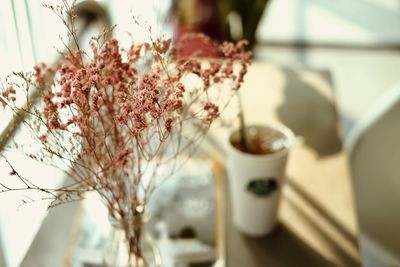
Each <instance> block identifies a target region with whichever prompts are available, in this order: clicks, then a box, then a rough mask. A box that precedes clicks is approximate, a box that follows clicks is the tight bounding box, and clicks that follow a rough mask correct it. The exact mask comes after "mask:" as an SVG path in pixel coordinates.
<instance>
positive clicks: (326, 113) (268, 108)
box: [210, 62, 360, 267]
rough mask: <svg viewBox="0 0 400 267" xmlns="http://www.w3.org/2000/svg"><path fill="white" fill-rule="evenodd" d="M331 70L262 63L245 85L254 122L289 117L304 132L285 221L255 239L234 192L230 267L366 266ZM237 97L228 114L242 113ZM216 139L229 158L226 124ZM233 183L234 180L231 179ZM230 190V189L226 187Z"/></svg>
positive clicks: (291, 170) (292, 166)
mask: <svg viewBox="0 0 400 267" xmlns="http://www.w3.org/2000/svg"><path fill="white" fill-rule="evenodd" d="M334 93H335V92H334V89H333V85H332V81H331V79H330V76H329V73H328V72H324V71H315V70H304V69H299V70H293V69H288V68H283V67H281V66H277V65H274V64H268V63H259V62H255V63H254V64H253V65H252V66H251V68H250V69H249V73H248V75H247V76H246V79H245V83H244V85H243V87H242V89H241V97H242V101H243V106H244V112H245V117H246V119H247V122H248V124H263V123H268V122H279V123H283V124H285V125H286V126H288V127H289V128H291V129H292V130H293V131H294V133H295V134H296V136H297V143H296V145H295V146H294V148H293V150H292V151H291V155H290V159H289V163H288V172H287V178H288V179H287V183H286V185H285V188H284V194H283V201H282V203H281V204H282V205H281V208H280V214H279V217H280V225H279V226H278V227H277V229H276V230H275V231H274V232H273V233H272V234H271V235H269V236H266V237H262V238H251V237H246V236H244V235H242V234H240V233H239V232H238V231H237V230H236V229H235V227H234V226H233V225H232V222H231V218H230V205H229V197H228V198H227V205H226V206H227V215H226V221H227V223H226V229H227V230H226V236H227V238H226V242H227V246H226V248H227V252H226V254H227V266H229V267H235V266H238V267H240V266H246V267H251V266H260V267H261V266H268V267H269V266H273V267H274V266H359V265H360V262H359V255H358V249H357V241H356V236H357V226H356V219H355V212H354V206H353V196H352V194H353V192H352V188H351V179H350V175H349V171H348V166H347V158H346V156H345V154H344V152H343V151H342V149H341V142H340V138H339V132H340V129H338V127H337V114H336V111H335V103H334ZM235 106H236V105H235V103H233V105H231V106H230V107H229V108H228V110H227V112H226V114H225V116H226V117H232V116H234V114H236V113H237V107H235ZM211 134H212V135H213V137H214V138H215V139H212V138H211V140H214V142H213V144H212V145H211V146H210V147H211V148H212V149H214V152H215V153H217V154H219V155H220V156H221V158H220V159H221V161H222V162H223V161H224V157H223V153H220V152H222V151H223V147H222V146H221V145H220V144H221V142H222V140H223V137H222V136H223V135H224V134H226V129H225V130H222V129H218V130H214V131H213V132H212V133H211ZM226 182H229V181H228V180H226ZM227 194H229V192H227Z"/></svg>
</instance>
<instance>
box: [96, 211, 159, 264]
mask: <svg viewBox="0 0 400 267" xmlns="http://www.w3.org/2000/svg"><path fill="white" fill-rule="evenodd" d="M110 224H111V228H110V235H109V238H108V241H107V244H106V245H105V250H104V255H103V266H104V267H159V266H161V257H160V253H159V250H158V249H157V245H156V242H155V240H154V239H153V237H152V236H151V235H150V234H149V232H148V231H147V230H146V227H145V226H146V224H145V221H144V220H143V216H135V218H134V219H132V220H121V219H120V220H118V219H115V218H111V217H110Z"/></svg>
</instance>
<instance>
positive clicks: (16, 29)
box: [0, 0, 172, 267]
mask: <svg viewBox="0 0 400 267" xmlns="http://www.w3.org/2000/svg"><path fill="white" fill-rule="evenodd" d="M68 1H70V0H68ZM82 1H84V0H81V1H78V3H79V2H82ZM93 1H94V0H93ZM96 2H99V3H101V4H102V5H103V7H105V8H106V9H107V11H108V12H109V14H110V17H111V20H112V21H111V22H112V24H113V25H114V24H116V25H117V28H116V31H115V34H116V35H117V36H118V37H120V38H121V37H123V36H128V35H127V33H131V36H132V37H133V38H134V40H135V41H143V40H144V39H146V37H147V39H148V37H149V36H146V35H148V34H149V33H148V31H146V30H144V28H145V27H150V26H151V27H152V29H153V33H155V34H156V35H161V34H163V35H166V36H171V35H172V29H171V28H168V29H167V28H165V26H162V27H161V26H160V25H162V24H163V22H164V21H165V16H166V15H167V10H168V8H169V5H170V1H169V0H163V1H158V0H148V1H143V0H114V1H112V2H111V1H103V0H96ZM50 3H54V4H61V3H62V2H61V0H35V1H30V0H2V1H1V3H0V32H1V33H2V34H0V59H1V63H0V79H2V80H3V81H4V80H5V79H6V76H7V75H8V74H10V73H12V72H13V71H32V67H33V65H34V64H36V63H39V62H45V63H47V64H52V63H53V62H54V60H55V59H56V56H57V52H56V51H57V49H58V50H61V51H62V50H63V45H62V43H61V41H60V37H64V38H65V36H66V29H65V27H64V26H63V24H62V23H61V21H60V20H59V18H57V16H56V15H55V14H53V13H52V12H51V11H50V10H48V9H46V8H44V7H43V6H42V5H43V4H50ZM132 15H135V16H137V17H138V18H140V20H141V21H143V23H144V25H143V27H139V26H138V25H136V24H135V23H134V21H133V19H132ZM85 35H86V34H85ZM94 35H96V34H94ZM86 39H87V38H85V40H86ZM88 40H89V39H87V41H88ZM84 42H85V41H84ZM11 119H12V114H11V112H10V111H8V110H7V109H5V110H0V134H1V133H2V132H3V131H4V130H5V129H7V127H9V122H10V121H11ZM26 136H27V135H26ZM26 136H25V135H24V133H23V130H19V131H18V132H17V134H16V138H17V140H21V141H24V142H27V140H29V139H27V138H29V137H26ZM24 139H25V140H24ZM0 149H1V148H0ZM7 157H8V158H9V159H12V160H14V162H16V163H15V164H16V165H17V167H18V168H19V170H20V171H21V172H22V173H26V174H27V176H28V177H32V176H34V177H35V179H36V178H37V179H47V180H49V179H50V180H51V183H52V184H51V183H50V184H51V185H49V186H51V187H55V186H56V185H57V184H58V183H61V182H62V180H63V178H64V177H63V176H62V174H61V173H60V172H57V170H55V169H51V168H46V167H44V166H40V164H38V163H36V162H32V160H30V159H28V158H26V157H24V156H23V155H21V154H19V153H8V152H7ZM8 172H9V170H8V168H7V165H6V164H5V162H4V161H3V162H2V161H1V160H0V179H3V177H7V175H8ZM20 199H21V194H8V193H7V194H0V266H1V267H3V266H5V267H18V266H19V265H20V264H21V261H22V260H23V259H24V257H25V254H26V252H27V251H28V249H29V246H30V244H31V243H32V241H33V239H34V238H35V235H36V233H37V232H38V230H39V229H40V226H41V224H42V222H43V219H44V218H45V216H46V215H47V210H46V209H47V203H45V202H42V201H39V202H35V203H33V204H27V205H23V206H20V207H18V205H19V204H20V202H19V200H20ZM16 207H18V208H16ZM60 231H62V229H60ZM60 242H63V241H62V240H61V241H60ZM2 255H3V258H4V263H3V262H1V260H2V259H1V256H2ZM50 257H51V255H50ZM35 264H38V263H36V262H35Z"/></svg>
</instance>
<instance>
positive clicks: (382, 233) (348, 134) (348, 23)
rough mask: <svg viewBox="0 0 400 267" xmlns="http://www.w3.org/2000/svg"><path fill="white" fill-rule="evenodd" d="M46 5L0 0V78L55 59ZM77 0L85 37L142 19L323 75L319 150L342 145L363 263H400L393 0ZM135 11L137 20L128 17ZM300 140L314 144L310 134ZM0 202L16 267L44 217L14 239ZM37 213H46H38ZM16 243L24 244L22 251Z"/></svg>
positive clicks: (399, 45)
mask: <svg viewBox="0 0 400 267" xmlns="http://www.w3.org/2000/svg"><path fill="white" fill-rule="evenodd" d="M49 3H56V4H57V3H60V1H58V0H40V1H39V0H38V1H28V0H3V1H1V3H0V33H1V34H0V59H1V64H0V77H1V78H4V77H6V75H7V74H9V73H10V72H12V71H19V70H25V71H31V70H32V66H33V65H34V64H35V63H39V62H47V63H48V64H51V63H52V62H55V61H56V59H57V56H58V55H57V52H56V50H55V49H54V48H56V49H62V43H61V41H60V36H61V37H63V36H64V37H65V36H66V32H65V27H64V26H63V25H62V23H61V22H60V20H59V19H58V18H57V17H56V16H55V15H54V14H53V13H52V12H51V11H49V10H47V9H45V8H43V7H42V5H43V4H49ZM78 4H79V5H81V9H80V12H81V13H80V15H81V18H82V19H81V21H80V22H79V23H81V25H82V26H81V27H82V28H85V29H88V31H82V32H83V33H82V35H83V38H85V36H86V38H87V39H88V38H89V36H92V35H93V33H95V32H96V31H98V30H99V28H102V27H104V26H106V25H117V27H116V29H115V35H116V36H117V37H119V38H121V39H122V40H124V38H126V37H127V36H129V35H130V36H131V37H132V38H133V39H134V40H135V41H141V40H147V38H148V36H149V32H148V28H149V27H151V34H154V35H165V36H167V37H173V38H176V37H178V36H179V35H181V34H183V33H184V32H187V31H196V32H204V33H206V34H208V35H210V36H211V37H212V38H214V39H216V40H218V41H223V40H234V41H236V40H240V39H242V38H244V39H247V40H249V42H250V46H249V47H250V49H252V50H253V53H254V61H255V62H261V63H263V62H265V63H268V64H276V65H278V66H281V67H282V68H284V69H294V70H298V69H312V70H318V71H322V72H324V73H328V74H329V75H328V76H329V81H330V83H331V86H332V88H333V89H334V92H333V96H334V104H333V106H334V110H335V112H336V114H337V129H338V131H335V132H334V133H332V132H330V133H327V136H329V138H331V139H332V140H333V141H332V142H331V143H330V144H331V145H328V146H327V147H324V148H323V149H320V150H318V151H317V152H318V154H319V156H321V157H322V156H327V157H329V156H332V155H334V154H335V153H338V152H339V151H343V150H345V152H346V153H347V155H348V158H349V169H350V172H351V177H352V186H353V192H354V203H355V206H356V210H357V212H356V213H357V218H358V225H359V228H360V234H359V235H358V237H357V239H358V242H359V244H361V246H360V247H361V257H362V262H363V263H364V265H365V266H388V265H387V264H388V263H391V264H394V265H393V266H400V230H398V228H397V229H395V228H396V227H398V225H400V167H398V166H399V165H400V164H398V163H399V162H400V154H399V151H400V145H399V144H400V143H399V142H398V140H397V138H398V136H400V135H397V134H398V133H399V134H400V130H399V129H400V115H399V109H400V83H399V82H400V75H399V72H400V1H399V0H335V1H332V0H147V1H142V0H113V1H105V0H104V1H78ZM132 16H135V17H136V18H137V19H138V20H139V21H140V22H143V25H142V26H139V25H137V24H135V23H134V21H133V19H132ZM286 75H287V76H288V77H289V76H290V75H291V72H290V71H287V72H286ZM291 98H296V99H300V100H301V98H302V93H297V94H294V95H293V94H288V95H286V100H287V101H293V99H291ZM321 101H322V100H321ZM279 112H280V113H279V114H280V116H281V118H282V121H283V122H284V123H285V122H286V123H287V124H289V125H288V126H289V127H290V126H292V127H291V128H292V129H293V130H294V132H295V133H296V134H301V129H299V130H298V131H297V128H296V122H293V121H291V119H290V118H287V117H285V116H286V115H287V114H286V111H285V109H282V110H281V111H279ZM315 112H316V113H318V112H319V111H318V110H315ZM322 119H323V118H322ZM11 120H12V115H11V114H10V113H7V112H1V113H0V133H1V132H3V135H2V137H3V139H1V142H0V143H2V144H4V143H6V142H7V140H6V139H4V136H5V135H4V133H5V132H7V131H8V129H9V122H10V121H11ZM297 123H298V122H297ZM296 131H297V132H296ZM388 133H390V134H388ZM306 137H307V136H304V139H307V138H306ZM324 137H325V135H323V136H319V137H318V138H320V139H323V138H324ZM331 139H330V140H331ZM305 141H306V142H310V143H311V145H312V142H313V141H312V140H311V141H310V140H305ZM0 149H1V147H0ZM6 203H8V202H5V201H4V200H2V201H1V203H0V212H1V213H0V266H3V265H2V257H3V258H7V259H6V260H4V259H3V260H4V262H7V263H8V265H7V267H14V266H18V265H19V263H20V262H21V260H22V258H23V257H24V253H25V251H26V250H27V249H28V247H29V244H30V242H31V241H32V240H33V238H34V234H30V233H32V232H33V233H35V232H36V231H38V229H39V226H40V223H41V220H37V222H35V223H32V224H31V225H30V226H29V225H26V223H25V224H24V226H23V228H24V229H26V230H25V232H26V234H24V235H20V238H19V239H18V240H15V238H11V236H12V234H10V233H11V232H12V231H14V232H15V231H17V230H16V229H18V227H16V225H17V224H15V220H14V221H13V220H10V219H7V218H6V216H5V215H4V214H5V212H6V211H7V206H8V205H7V204H6ZM349 205H350V204H349ZM351 205H353V203H352V204H351ZM41 214H43V217H44V215H45V212H44V211H43V212H42V213H41ZM21 218H22V217H21ZM19 223H23V222H19ZM29 227H31V228H29ZM31 230H32V231H31ZM11 239H12V240H11ZM5 244H6V245H5ZM10 244H11V245H10ZM21 244H25V245H24V246H22V249H19V248H21V246H20V245H21ZM12 246H14V247H12ZM2 247H3V248H2ZM2 251H3V252H2ZM4 251H5V252H4ZM10 253H11V254H10ZM2 254H6V256H4V255H3V256H2ZM7 255H8V256H7ZM9 255H12V256H9ZM10 258H11V259H10ZM4 264H5V263H4ZM396 264H397V265H396Z"/></svg>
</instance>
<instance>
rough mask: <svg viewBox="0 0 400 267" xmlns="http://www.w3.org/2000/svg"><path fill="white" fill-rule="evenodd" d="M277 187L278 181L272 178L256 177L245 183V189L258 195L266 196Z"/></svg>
mask: <svg viewBox="0 0 400 267" xmlns="http://www.w3.org/2000/svg"><path fill="white" fill-rule="evenodd" d="M277 189H278V183H277V182H276V180H275V179H274V178H271V177H267V178H256V179H254V180H251V181H250V182H249V183H248V184H247V190H249V191H250V192H251V193H253V194H255V195H256V196H258V197H266V196H269V195H270V194H272V193H273V192H274V191H276V190H277Z"/></svg>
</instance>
